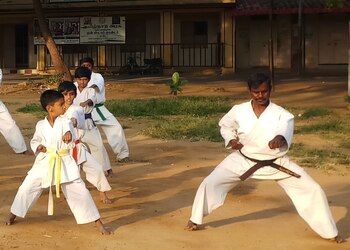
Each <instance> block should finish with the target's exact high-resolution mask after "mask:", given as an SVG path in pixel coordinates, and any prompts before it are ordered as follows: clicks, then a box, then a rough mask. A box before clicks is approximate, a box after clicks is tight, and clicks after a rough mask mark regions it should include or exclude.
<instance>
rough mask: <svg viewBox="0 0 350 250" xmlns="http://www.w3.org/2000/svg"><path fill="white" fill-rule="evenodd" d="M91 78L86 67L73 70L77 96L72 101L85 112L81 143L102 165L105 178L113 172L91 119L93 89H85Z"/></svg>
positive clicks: (94, 96)
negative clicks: (85, 145)
mask: <svg viewBox="0 0 350 250" xmlns="http://www.w3.org/2000/svg"><path fill="white" fill-rule="evenodd" d="M90 78H91V70H90V69H88V68H86V67H78V68H76V70H75V81H76V82H74V85H75V86H76V88H77V95H76V97H75V99H74V101H73V104H74V105H77V106H81V107H83V108H84V112H85V126H86V129H85V133H84V138H83V142H84V143H85V144H87V146H88V148H89V150H90V153H91V155H92V156H93V157H94V158H95V159H96V160H97V161H98V162H99V163H100V164H101V165H102V167H103V170H104V171H105V172H106V174H107V176H112V175H113V171H112V167H111V163H110V161H109V157H108V154H107V151H106V148H105V147H104V145H103V141H102V137H101V134H100V132H99V130H98V128H97V127H96V124H95V122H94V120H93V118H92V114H91V112H92V110H93V109H94V104H95V103H96V101H97V99H96V95H95V89H93V88H89V87H87V84H88V82H89V81H90Z"/></svg>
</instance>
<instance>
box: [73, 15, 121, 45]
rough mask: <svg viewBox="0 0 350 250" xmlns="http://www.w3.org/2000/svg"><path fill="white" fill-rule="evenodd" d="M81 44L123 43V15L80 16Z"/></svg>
mask: <svg viewBox="0 0 350 250" xmlns="http://www.w3.org/2000/svg"><path fill="white" fill-rule="evenodd" d="M80 43H81V44H96V43H99V44H108V43H116V44H123V43H125V17H121V16H113V17H89V16H86V17H82V18H80Z"/></svg>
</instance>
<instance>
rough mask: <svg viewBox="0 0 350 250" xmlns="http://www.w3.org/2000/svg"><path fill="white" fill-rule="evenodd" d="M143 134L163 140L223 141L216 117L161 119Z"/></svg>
mask: <svg viewBox="0 0 350 250" xmlns="http://www.w3.org/2000/svg"><path fill="white" fill-rule="evenodd" d="M143 134H145V135H148V136H152V137H156V138H161V139H173V140H190V141H201V140H206V141H216V142H219V141H222V137H221V135H220V132H219V128H218V117H216V116H215V117H214V116H211V117H191V116H185V117H177V118H161V119H158V120H157V122H156V123H154V124H152V125H151V126H150V127H149V128H147V129H145V130H144V131H143Z"/></svg>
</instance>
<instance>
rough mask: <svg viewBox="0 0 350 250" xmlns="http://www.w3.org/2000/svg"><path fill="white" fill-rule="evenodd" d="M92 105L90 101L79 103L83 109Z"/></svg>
mask: <svg viewBox="0 0 350 250" xmlns="http://www.w3.org/2000/svg"><path fill="white" fill-rule="evenodd" d="M93 105H94V103H93V102H92V101H91V100H90V99H88V100H86V101H85V102H81V103H80V106H81V107H83V108H84V107H86V106H93Z"/></svg>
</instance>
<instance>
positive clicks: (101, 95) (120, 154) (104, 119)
mask: <svg viewBox="0 0 350 250" xmlns="http://www.w3.org/2000/svg"><path fill="white" fill-rule="evenodd" d="M80 66H83V67H87V68H88V69H90V70H91V79H90V81H89V83H88V87H89V88H94V89H95V90H96V97H97V102H96V103H95V106H94V109H93V111H92V119H93V120H94V122H95V123H96V124H97V125H100V126H101V128H102V130H103V132H104V133H105V134H106V137H107V140H108V143H109V145H110V146H111V148H112V150H113V152H114V153H115V154H116V155H117V161H118V162H120V163H126V162H129V161H130V159H129V147H128V144H127V141H126V138H125V134H124V130H123V127H122V126H121V125H120V123H119V122H118V120H117V119H116V118H115V117H114V115H113V114H112V113H111V112H109V110H108V109H107V108H106V107H105V106H104V103H105V102H106V93H105V80H104V79H103V76H102V75H101V74H99V73H95V72H93V71H92V68H93V66H94V60H93V59H92V58H91V57H86V58H83V59H81V60H80Z"/></svg>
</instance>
